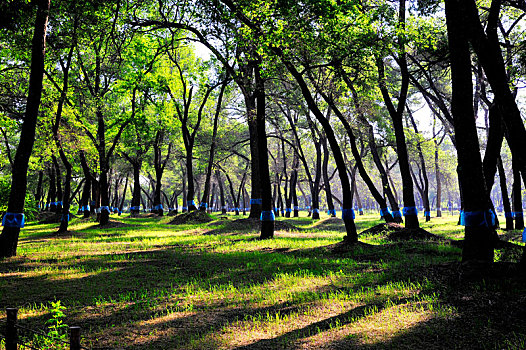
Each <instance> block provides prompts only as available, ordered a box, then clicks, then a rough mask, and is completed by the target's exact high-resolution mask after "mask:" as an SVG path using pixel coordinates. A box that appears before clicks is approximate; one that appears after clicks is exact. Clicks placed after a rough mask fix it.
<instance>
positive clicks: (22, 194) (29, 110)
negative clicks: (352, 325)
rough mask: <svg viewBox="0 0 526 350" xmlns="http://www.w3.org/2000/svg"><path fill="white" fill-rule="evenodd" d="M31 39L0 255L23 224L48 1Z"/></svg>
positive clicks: (41, 4) (10, 250) (12, 246)
mask: <svg viewBox="0 0 526 350" xmlns="http://www.w3.org/2000/svg"><path fill="white" fill-rule="evenodd" d="M37 3H38V9H37V15H36V19H35V26H34V32H33V39H32V42H31V68H30V76H29V89H28V96H27V104H26V113H25V116H24V123H23V124H22V131H21V134H20V142H19V144H18V147H17V150H16V155H15V160H14V163H13V169H12V176H11V191H10V193H9V201H8V205H7V212H6V213H5V214H4V218H3V222H2V224H3V225H4V228H3V230H2V233H1V234H0V257H10V256H15V255H16V250H17V246H18V236H19V234H20V228H22V227H24V204H25V198H26V190H27V169H28V164H29V157H30V156H31V152H32V151H33V144H34V142H35V130H36V124H37V118H38V109H39V107H40V100H41V96H42V81H43V77H44V56H45V51H46V50H45V48H46V30H47V21H48V16H49V3H50V1H49V0H40V1H38V2H37Z"/></svg>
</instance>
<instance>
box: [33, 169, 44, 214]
mask: <svg viewBox="0 0 526 350" xmlns="http://www.w3.org/2000/svg"><path fill="white" fill-rule="evenodd" d="M43 180H44V172H43V171H42V170H40V171H39V172H38V181H37V191H36V193H35V201H36V202H37V208H38V209H42V207H43V205H42V197H43V187H42V182H43Z"/></svg>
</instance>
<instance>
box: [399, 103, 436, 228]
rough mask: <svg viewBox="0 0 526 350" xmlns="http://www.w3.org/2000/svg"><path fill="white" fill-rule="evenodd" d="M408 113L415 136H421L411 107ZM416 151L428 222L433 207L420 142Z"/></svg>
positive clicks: (425, 214)
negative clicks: (430, 201)
mask: <svg viewBox="0 0 526 350" xmlns="http://www.w3.org/2000/svg"><path fill="white" fill-rule="evenodd" d="M407 113H408V114H409V120H410V121H411V125H412V126H413V130H414V131H415V134H417V135H420V132H418V127H417V126H416V122H415V118H414V117H413V113H412V112H411V110H410V109H409V106H407ZM416 149H417V151H418V158H419V160H420V170H421V174H422V180H423V186H422V193H421V195H422V200H423V202H424V203H423V204H424V216H425V217H426V221H430V220H431V207H430V205H429V179H428V177H427V170H426V162H425V159H424V152H423V151H422V146H421V145H420V143H419V142H417V144H416ZM439 206H440V204H437V208H439Z"/></svg>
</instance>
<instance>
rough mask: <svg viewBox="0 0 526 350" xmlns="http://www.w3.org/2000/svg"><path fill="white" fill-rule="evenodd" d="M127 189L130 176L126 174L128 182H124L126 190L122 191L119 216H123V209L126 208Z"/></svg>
mask: <svg viewBox="0 0 526 350" xmlns="http://www.w3.org/2000/svg"><path fill="white" fill-rule="evenodd" d="M127 189H128V174H126V180H125V181H124V190H123V191H122V198H121V202H120V204H119V216H120V215H121V214H122V208H124V200H125V199H126V190H127Z"/></svg>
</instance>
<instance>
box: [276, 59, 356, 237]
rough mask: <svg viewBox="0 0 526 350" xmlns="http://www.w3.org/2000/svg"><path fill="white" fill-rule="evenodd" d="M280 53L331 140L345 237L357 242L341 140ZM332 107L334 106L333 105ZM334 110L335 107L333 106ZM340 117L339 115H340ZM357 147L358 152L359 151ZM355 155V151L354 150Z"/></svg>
mask: <svg viewBox="0 0 526 350" xmlns="http://www.w3.org/2000/svg"><path fill="white" fill-rule="evenodd" d="M278 54H280V56H281V57H282V60H283V63H284V64H285V66H286V67H287V69H288V71H289V72H290V73H291V75H292V76H293V77H294V79H295V80H296V82H297V83H298V85H299V87H300V89H301V92H302V94H303V97H304V98H305V101H306V102H307V105H308V106H309V110H310V111H311V112H312V113H313V114H314V116H315V117H316V119H317V120H318V122H319V123H320V124H321V126H322V128H323V130H324V131H325V135H326V136H327V141H328V142H329V145H330V147H331V150H332V154H333V157H334V161H335V163H336V168H337V169H338V175H339V177H340V182H341V186H342V195H343V206H342V219H343V222H344V224H345V230H346V232H347V236H346V237H345V238H344V240H345V241H346V242H348V243H355V242H357V241H358V233H357V232H356V225H355V223H354V211H353V209H352V201H350V198H351V195H350V192H351V184H350V183H349V177H348V176H347V169H346V166H345V161H344V159H343V155H342V153H341V149H340V146H339V142H338V141H337V140H336V136H335V135H334V131H333V129H332V126H331V124H330V123H329V121H328V120H327V119H326V118H325V116H324V115H323V113H321V111H320V109H319V108H318V106H317V105H316V102H315V100H314V98H313V97H312V94H311V92H310V90H309V87H308V85H307V83H306V82H305V80H304V79H303V76H302V75H301V73H300V72H299V71H298V70H297V69H296V67H295V66H294V65H293V64H292V63H290V62H289V61H287V60H286V59H284V58H283V54H282V53H281V52H279V51H278ZM331 108H333V106H332V105H331ZM333 110H334V111H336V110H335V108H333ZM338 118H339V117H338ZM357 152H358V151H357V149H356V153H357ZM353 155H355V152H353Z"/></svg>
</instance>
